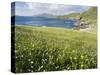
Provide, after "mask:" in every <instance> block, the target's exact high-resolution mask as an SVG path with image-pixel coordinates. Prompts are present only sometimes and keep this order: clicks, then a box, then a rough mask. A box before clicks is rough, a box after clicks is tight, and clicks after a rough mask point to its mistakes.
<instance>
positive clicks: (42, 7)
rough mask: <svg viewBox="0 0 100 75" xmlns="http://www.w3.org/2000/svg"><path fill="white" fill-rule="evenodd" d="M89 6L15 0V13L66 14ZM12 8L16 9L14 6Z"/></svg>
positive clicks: (28, 14) (27, 14)
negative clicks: (17, 0)
mask: <svg viewBox="0 0 100 75" xmlns="http://www.w3.org/2000/svg"><path fill="white" fill-rule="evenodd" d="M89 8H90V6H79V5H63V4H48V3H31V2H15V15H19V16H34V15H40V14H51V15H65V14H70V13H81V12H84V11H86V10H88V9H89ZM12 9H14V7H13V6H12Z"/></svg>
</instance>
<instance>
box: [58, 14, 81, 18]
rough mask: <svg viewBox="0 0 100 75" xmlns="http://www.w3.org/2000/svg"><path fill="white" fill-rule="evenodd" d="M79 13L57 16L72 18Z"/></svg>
mask: <svg viewBox="0 0 100 75" xmlns="http://www.w3.org/2000/svg"><path fill="white" fill-rule="evenodd" d="M79 15H80V13H71V14H68V15H63V16H58V18H65V19H66V18H70V19H74V18H76V17H77V16H79Z"/></svg>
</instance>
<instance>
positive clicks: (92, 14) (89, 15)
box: [58, 7, 97, 24]
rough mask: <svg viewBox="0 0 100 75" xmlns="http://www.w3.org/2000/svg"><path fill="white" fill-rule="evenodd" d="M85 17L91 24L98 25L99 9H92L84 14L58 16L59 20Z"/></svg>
mask: <svg viewBox="0 0 100 75" xmlns="http://www.w3.org/2000/svg"><path fill="white" fill-rule="evenodd" d="M79 16H80V17H83V18H84V19H85V20H86V21H88V22H89V23H91V24H92V23H93V24H94V23H97V7H91V8H90V9H88V10H87V11H85V12H83V13H71V14H68V15H63V16H58V17H59V18H70V19H76V18H77V17H79Z"/></svg>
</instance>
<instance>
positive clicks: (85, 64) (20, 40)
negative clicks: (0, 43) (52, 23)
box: [15, 26, 97, 73]
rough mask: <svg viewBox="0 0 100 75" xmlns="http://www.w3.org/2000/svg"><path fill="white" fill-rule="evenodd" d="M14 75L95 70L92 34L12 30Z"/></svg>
mask: <svg viewBox="0 0 100 75" xmlns="http://www.w3.org/2000/svg"><path fill="white" fill-rule="evenodd" d="M15 33H16V34H15V37H16V38H15V49H16V50H15V56H16V58H15V59H16V62H15V65H16V72H17V73H23V72H41V71H59V70H76V69H91V68H96V67H97V45H96V43H97V39H96V34H92V33H87V32H80V31H77V30H70V29H64V28H53V27H45V28H43V27H32V26H16V31H15Z"/></svg>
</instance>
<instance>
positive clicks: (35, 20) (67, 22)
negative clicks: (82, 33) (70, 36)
mask: <svg viewBox="0 0 100 75" xmlns="http://www.w3.org/2000/svg"><path fill="white" fill-rule="evenodd" d="M75 22H76V21H75V20H71V19H59V18H50V17H40V16H34V17H29V16H27V17H25V16H16V17H15V24H16V25H33V26H48V27H63V28H73V27H75Z"/></svg>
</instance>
